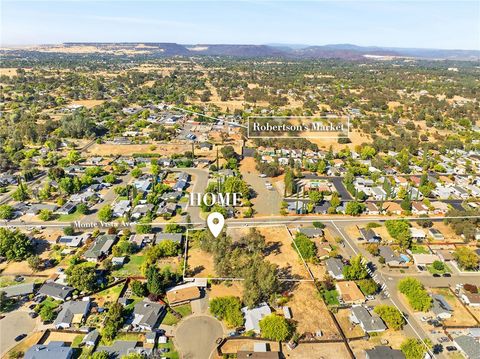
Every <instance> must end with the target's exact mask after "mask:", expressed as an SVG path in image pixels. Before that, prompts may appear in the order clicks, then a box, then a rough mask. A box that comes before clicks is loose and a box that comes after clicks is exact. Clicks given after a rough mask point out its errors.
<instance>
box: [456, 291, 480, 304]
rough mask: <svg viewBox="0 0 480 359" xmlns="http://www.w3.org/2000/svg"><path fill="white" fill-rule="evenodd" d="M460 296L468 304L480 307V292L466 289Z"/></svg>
mask: <svg viewBox="0 0 480 359" xmlns="http://www.w3.org/2000/svg"><path fill="white" fill-rule="evenodd" d="M460 297H461V298H462V300H463V302H464V303H465V304H466V305H468V306H471V307H480V293H470V292H467V291H465V290H464V291H462V294H461V295H460Z"/></svg>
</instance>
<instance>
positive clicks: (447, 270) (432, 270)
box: [427, 263, 452, 275]
mask: <svg viewBox="0 0 480 359" xmlns="http://www.w3.org/2000/svg"><path fill="white" fill-rule="evenodd" d="M427 269H428V271H429V272H430V273H432V274H440V275H442V274H445V273H451V272H452V270H451V269H450V268H449V267H448V265H447V264H446V263H444V264H443V269H436V268H434V265H433V264H429V265H427Z"/></svg>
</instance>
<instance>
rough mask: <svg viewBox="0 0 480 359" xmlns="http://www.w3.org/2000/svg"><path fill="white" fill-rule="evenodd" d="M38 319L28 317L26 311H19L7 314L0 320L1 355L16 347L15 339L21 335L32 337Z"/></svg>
mask: <svg viewBox="0 0 480 359" xmlns="http://www.w3.org/2000/svg"><path fill="white" fill-rule="evenodd" d="M36 322H37V319H32V318H30V317H29V316H28V312H27V311H26V310H22V309H18V310H15V311H13V312H10V313H6V314H5V318H3V319H1V320H0V354H1V355H4V354H5V353H6V352H7V351H8V350H10V349H11V348H12V347H14V346H15V345H16V344H17V342H16V341H15V339H14V338H15V337H16V336H17V335H20V334H27V335H30V334H31V333H32V332H33V330H34V329H35V326H36Z"/></svg>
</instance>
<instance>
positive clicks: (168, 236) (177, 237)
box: [155, 233, 183, 244]
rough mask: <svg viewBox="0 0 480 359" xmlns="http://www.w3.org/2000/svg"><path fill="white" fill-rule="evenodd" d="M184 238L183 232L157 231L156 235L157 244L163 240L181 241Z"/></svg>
mask: <svg viewBox="0 0 480 359" xmlns="http://www.w3.org/2000/svg"><path fill="white" fill-rule="evenodd" d="M182 238H183V234H182V233H157V234H156V235H155V244H158V243H160V242H163V241H166V240H168V241H172V242H176V243H181V242H182Z"/></svg>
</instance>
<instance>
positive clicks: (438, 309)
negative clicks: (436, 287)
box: [432, 294, 453, 315]
mask: <svg viewBox="0 0 480 359" xmlns="http://www.w3.org/2000/svg"><path fill="white" fill-rule="evenodd" d="M432 298H433V303H432V304H433V305H432V312H434V313H435V314H436V315H439V314H441V313H445V312H447V313H451V312H452V311H453V309H452V307H451V306H450V304H448V303H447V301H446V300H445V298H444V297H443V295H440V294H433V295H432Z"/></svg>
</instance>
